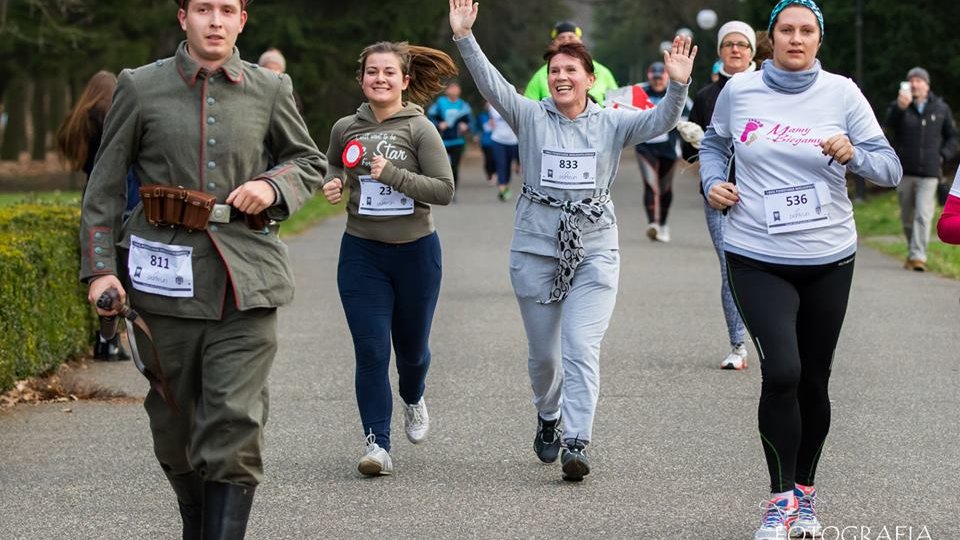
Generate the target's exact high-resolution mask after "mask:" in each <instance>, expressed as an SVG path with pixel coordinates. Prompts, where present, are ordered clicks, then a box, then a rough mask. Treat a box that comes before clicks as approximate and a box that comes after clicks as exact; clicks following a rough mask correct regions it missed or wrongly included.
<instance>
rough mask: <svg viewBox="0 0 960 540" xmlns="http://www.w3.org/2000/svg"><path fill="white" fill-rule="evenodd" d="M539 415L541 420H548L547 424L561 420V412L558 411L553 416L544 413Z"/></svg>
mask: <svg viewBox="0 0 960 540" xmlns="http://www.w3.org/2000/svg"><path fill="white" fill-rule="evenodd" d="M537 414H539V415H540V418H543V419H544V420H546V421H547V422H553V421H554V420H556V419H557V418H560V411H557V412H555V413H553V414H546V413H542V412H538V413H537Z"/></svg>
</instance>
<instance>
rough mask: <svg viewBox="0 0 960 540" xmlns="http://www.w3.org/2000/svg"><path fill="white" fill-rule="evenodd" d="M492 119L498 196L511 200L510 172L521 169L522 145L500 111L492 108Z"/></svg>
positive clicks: (491, 136)
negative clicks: (520, 145)
mask: <svg viewBox="0 0 960 540" xmlns="http://www.w3.org/2000/svg"><path fill="white" fill-rule="evenodd" d="M490 119H491V122H492V123H493V133H492V134H491V135H490V138H491V139H492V140H493V155H494V161H495V163H496V166H497V198H498V199H500V200H501V201H508V200H510V173H511V171H512V170H513V169H514V168H516V169H517V170H519V169H520V147H519V146H518V144H519V142H518V141H517V135H516V134H515V133H514V132H513V130H512V129H511V128H510V125H509V124H507V122H506V120H504V119H503V117H502V116H500V113H499V112H498V111H497V110H496V109H494V108H493V107H491V108H490Z"/></svg>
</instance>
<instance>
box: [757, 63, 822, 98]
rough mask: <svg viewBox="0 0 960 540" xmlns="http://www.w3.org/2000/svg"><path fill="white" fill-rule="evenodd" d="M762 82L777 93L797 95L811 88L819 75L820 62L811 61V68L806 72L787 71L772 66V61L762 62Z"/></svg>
mask: <svg viewBox="0 0 960 540" xmlns="http://www.w3.org/2000/svg"><path fill="white" fill-rule="evenodd" d="M761 72H762V74H763V82H764V83H766V85H767V86H769V87H770V88H773V89H774V90H776V91H777V92H781V93H784V94H799V93H800V92H804V91H806V90H807V89H809V88H810V87H811V86H813V83H815V82H817V76H818V75H820V60H814V61H813V67H812V68H810V69H808V70H806V71H787V70H784V69H780V68H778V67H776V66H774V65H773V60H764V61H763V66H762V69H761Z"/></svg>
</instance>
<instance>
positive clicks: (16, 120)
mask: <svg viewBox="0 0 960 540" xmlns="http://www.w3.org/2000/svg"><path fill="white" fill-rule="evenodd" d="M26 90H27V81H26V80H24V79H23V78H17V79H16V80H14V81H13V82H12V83H11V84H10V86H8V87H7V93H6V95H5V96H4V99H3V103H4V110H5V111H6V112H7V129H5V130H4V133H3V144H2V145H0V160H13V161H15V160H17V159H18V158H19V157H20V152H21V151H23V150H26V149H27V108H26V101H27V95H26Z"/></svg>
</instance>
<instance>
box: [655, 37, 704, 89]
mask: <svg viewBox="0 0 960 540" xmlns="http://www.w3.org/2000/svg"><path fill="white" fill-rule="evenodd" d="M691 44H692V42H691V40H690V38H689V37H683V36H677V37H675V38H673V46H672V47H670V50H667V51H663V64H664V65H665V66H666V67H667V74H668V75H670V80H672V81H676V82H678V83H686V82H687V81H689V80H690V73H692V72H693V59H694V58H696V57H697V46H696V45H693V46H692V47H691Z"/></svg>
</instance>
